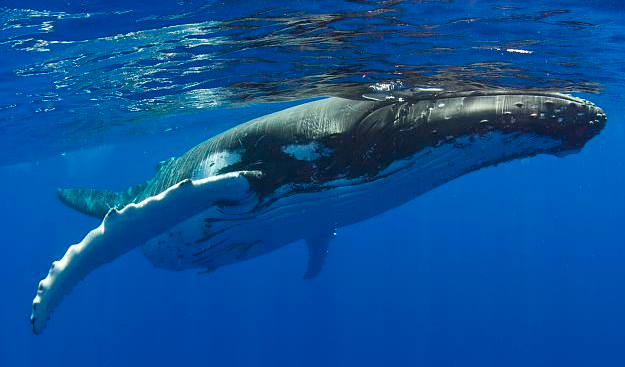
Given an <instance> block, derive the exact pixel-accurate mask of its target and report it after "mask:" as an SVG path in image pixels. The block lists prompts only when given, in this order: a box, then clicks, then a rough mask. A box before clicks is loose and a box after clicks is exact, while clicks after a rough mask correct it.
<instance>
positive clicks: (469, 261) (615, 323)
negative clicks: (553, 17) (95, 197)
mask: <svg viewBox="0 0 625 367" xmlns="http://www.w3.org/2000/svg"><path fill="white" fill-rule="evenodd" d="M595 101H596V102H597V103H598V104H600V105H602V106H603V107H604V108H605V110H606V112H607V114H608V116H610V121H609V124H608V126H607V127H606V129H605V131H604V132H603V133H602V134H601V135H600V136H599V137H597V138H596V139H594V140H592V141H591V142H590V143H589V144H588V146H587V147H586V148H585V149H584V150H583V151H582V152H581V153H579V154H576V155H571V156H567V157H565V158H556V157H551V156H539V157H535V158H531V159H527V160H523V161H516V162H512V163H508V164H503V165H500V166H499V167H496V168H488V169H483V170H481V171H479V172H476V173H472V174H470V175H467V176H464V177H461V178H460V179H457V180H455V181H453V182H451V183H449V184H446V185H444V186H442V187H440V188H438V189H436V190H434V191H432V192H430V193H428V194H426V195H424V196H422V197H420V198H418V199H416V200H414V201H413V202H411V203H408V204H406V205H405V206H403V207H401V208H398V209H396V210H393V211H391V212H388V213H386V214H384V215H381V216H379V217H377V218H373V219H371V220H368V221H366V222H363V223H361V224H357V225H354V226H351V227H348V228H343V229H340V230H339V233H338V237H337V238H336V240H335V241H334V243H333V245H332V248H331V253H330V256H329V259H328V262H327V264H326V267H325V269H324V271H323V273H322V274H321V275H320V276H319V278H317V279H314V280H312V281H304V280H302V279H301V276H302V274H303V272H304V270H305V265H306V252H305V246H304V244H303V243H295V244H293V245H291V246H288V247H286V248H284V249H282V250H279V251H277V252H275V253H272V254H270V255H267V256H264V257H261V258H258V259H255V260H254V261H249V262H246V263H241V264H238V265H235V266H231V267H227V268H223V269H220V270H218V271H217V272H215V273H213V274H210V275H196V274H195V273H194V272H193V271H190V272H183V273H171V272H168V271H164V270H160V269H156V268H154V267H152V266H151V265H150V264H149V263H148V262H147V261H146V260H145V259H143V258H142V255H141V254H140V252H139V251H135V252H133V253H130V254H128V255H126V256H124V257H123V258H121V259H119V260H118V261H115V262H113V263H111V264H109V265H107V266H105V267H104V268H102V269H99V270H98V271H96V272H94V273H93V274H92V275H90V276H89V277H88V278H87V279H86V280H85V281H83V282H82V283H81V284H79V286H78V287H77V288H76V289H75V291H74V292H73V293H72V294H71V295H70V296H68V297H67V298H66V299H65V301H64V302H63V304H62V305H61V307H59V309H58V311H57V312H56V313H55V314H54V315H53V318H52V320H51V321H50V324H49V327H48V329H46V330H45V332H44V333H43V334H42V335H40V336H34V335H32V334H31V332H30V325H29V324H28V316H29V312H30V302H31V299H32V298H33V296H34V294H35V289H36V284H37V282H38V280H39V279H40V278H42V277H43V276H44V275H45V272H46V271H47V268H48V266H49V263H50V261H51V260H52V259H56V258H59V257H60V256H62V254H63V253H64V251H65V249H66V246H67V245H68V244H70V243H72V242H73V241H78V240H80V238H82V236H83V235H84V233H86V232H87V231H88V230H89V229H91V228H93V227H94V226H96V225H97V221H96V220H93V219H90V218H87V217H85V216H83V215H81V214H79V213H76V212H73V211H71V210H69V209H67V208H64V207H63V206H62V205H61V204H60V203H59V202H57V201H56V199H55V197H54V195H53V189H54V187H56V186H67V185H79V186H80V185H93V184H97V185H98V186H100V187H110V188H113V189H116V188H123V187H125V186H127V185H130V184H132V183H135V182H138V181H140V180H142V179H144V178H145V177H148V176H149V175H151V174H152V170H153V166H154V164H153V163H154V161H156V160H158V159H160V158H162V157H166V156H168V155H170V154H174V153H179V151H180V149H182V150H184V147H186V146H189V145H192V144H193V139H200V140H201V137H199V136H193V137H190V136H187V135H184V134H180V135H177V136H172V137H171V138H169V139H162V140H151V139H147V140H141V141H138V142H137V143H136V144H122V145H117V146H107V147H102V148H96V149H93V150H88V151H84V152H80V153H69V154H67V155H66V156H64V157H56V158H53V159H48V160H42V161H40V162H39V163H38V164H36V163H25V164H19V165H15V166H10V167H3V168H0V175H1V176H2V178H3V179H2V182H1V184H0V192H3V193H4V194H3V199H2V201H1V205H2V206H1V207H0V209H1V210H2V213H3V214H2V220H3V231H2V232H1V233H0V243H2V244H3V246H4V252H3V262H2V263H3V266H2V267H0V278H1V279H4V280H5V288H4V290H3V296H2V302H1V303H0V325H2V328H1V329H0V348H1V349H0V365H2V366H35V365H41V364H45V365H48V366H56V365H59V366H60V365H64V366H83V365H90V366H126V365H128V366H130V365H137V364H141V365H154V366H166V365H236V366H251V365H267V366H293V365H298V366H319V365H333V366H340V365H365V366H374V365H428V366H455V365H457V366H501V365H507V366H529V365H532V366H556V365H557V366H562V365H575V366H622V365H624V364H625V355H624V353H623V345H624V343H625V313H623V309H625V292H624V291H625V270H624V268H623V264H624V263H625V246H624V244H625V243H624V235H623V214H624V213H625V197H624V195H623V193H622V190H623V187H625V174H624V170H623V168H624V167H623V164H624V162H625V152H624V151H623V149H622V142H623V141H624V138H625V129H624V128H623V127H624V125H623V121H622V119H621V117H620V116H622V115H623V113H625V111H624V110H623V109H622V108H621V106H619V105H618V104H617V103H616V102H615V101H610V100H602V99H601V98H600V97H597V98H595ZM262 108H265V107H258V108H257V109H258V112H259V113H261V112H262V111H261V109H262ZM272 108H279V106H276V105H273V106H272ZM234 112H236V111H233V113H234ZM363 205H366V203H363Z"/></svg>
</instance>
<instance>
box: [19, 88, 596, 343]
mask: <svg viewBox="0 0 625 367" xmlns="http://www.w3.org/2000/svg"><path fill="white" fill-rule="evenodd" d="M605 123H606V115H605V113H604V112H603V111H602V110H601V109H600V108H599V107H597V106H595V105H594V104H593V103H591V102H589V101H586V100H583V99H580V98H577V97H573V96H570V95H566V94H560V93H553V92H537V91H523V90H477V91H467V92H456V93H451V92H447V93H445V92H441V93H438V94H435V95H431V96H429V97H427V98H424V97H423V96H419V95H415V96H413V97H411V96H409V95H405V96H401V97H392V96H391V97H388V96H387V97H386V98H370V99H361V100H355V99H344V98H338V97H331V98H326V99H322V100H317V101H314V102H309V103H305V104H301V105H298V106H295V107H292V108H288V109H285V110H282V111H279V112H276V113H273V114H270V115H267V116H263V117H260V118H257V119H254V120H252V121H249V122H247V123H244V124H242V125H239V126H236V127H234V128H232V129H230V130H227V131H225V132H223V133H221V134H219V135H217V136H214V137H212V138H210V139H208V140H206V141H204V142H203V143H201V144H199V145H197V146H195V147H193V148H192V149H190V150H189V151H188V152H187V153H185V154H184V155H182V156H180V157H177V158H171V159H168V160H165V161H163V162H161V163H160V164H159V165H158V167H157V172H156V175H155V176H154V177H153V178H152V179H150V180H148V181H147V182H145V183H142V184H139V185H137V186H134V187H131V188H129V189H128V190H127V191H124V192H113V191H100V190H94V189H83V188H75V189H59V190H58V196H59V198H60V200H61V201H62V202H63V203H65V204H67V205H68V206H70V207H72V208H74V209H77V210H79V211H81V212H83V213H85V214H88V215H91V216H94V217H97V218H100V219H101V220H102V222H101V224H100V225H99V226H98V227H97V228H95V229H93V230H92V231H90V232H89V233H88V234H87V235H86V236H85V237H84V239H83V240H82V241H80V242H79V243H77V244H75V245H72V246H70V247H69V249H68V250H67V252H66V253H65V255H64V256H63V257H62V259H60V260H59V261H55V262H53V263H52V266H51V267H50V269H49V271H48V274H47V276H46V277H45V279H43V280H42V281H41V282H40V283H39V287H38V290H37V294H36V297H35V299H34V301H33V303H32V315H31V319H30V320H31V324H32V328H33V331H34V332H35V333H40V332H41V331H42V330H43V329H44V328H45V326H46V323H47V321H48V319H49V317H50V314H51V313H52V312H53V310H54V309H55V307H56V306H58V304H59V303H60V302H61V300H62V298H63V297H64V296H65V295H66V294H68V293H69V292H70V291H71V290H72V288H73V287H74V286H75V285H76V284H77V283H78V282H79V281H80V280H81V279H82V278H84V277H85V276H86V275H88V274H89V273H90V272H92V271H93V270H95V269H96V268H98V267H99V266H102V265H104V264H106V263H108V262H111V261H113V260H115V259H116V258H117V257H119V256H122V255H123V254H125V253H127V252H128V251H131V250H133V249H135V248H137V247H141V249H142V251H143V253H144V254H145V256H146V257H147V258H148V259H149V261H151V262H152V263H153V264H154V265H155V266H157V267H160V268H165V269H169V270H174V271H178V270H184V269H201V271H202V272H212V271H214V270H215V269H217V268H219V267H222V266H225V265H228V264H233V263H237V262H240V261H245V260H249V259H252V258H255V257H257V256H260V255H263V254H266V253H268V252H271V251H273V250H275V249H278V248H280V247H282V246H285V245H288V244H290V243H293V242H295V241H298V240H302V239H303V240H305V242H306V244H307V246H308V248H309V259H308V268H307V270H306V272H305V274H304V278H306V279H310V278H313V277H315V276H316V275H317V274H319V272H320V271H321V269H322V266H323V264H324V261H325V258H326V254H327V252H328V246H329V243H330V242H331V240H332V238H333V237H334V231H335V229H336V228H338V227H342V226H346V225H350V224H353V223H356V222H359V221H362V220H364V219H367V218H370V217H373V216H376V215H378V214H380V213H382V212H385V211H387V210H389V209H392V208H394V207H396V206H398V205H401V204H402V203H405V202H407V201H410V200H412V199H414V198H415V197H417V196H419V195H421V194H423V193H425V192H427V191H429V190H431V189H433V188H435V187H437V186H440V185H442V184H444V183H445V182H448V181H450V180H453V179H454V178H457V177H459V176H461V175H464V174H466V173H469V172H472V171H475V170H478V169H480V168H482V167H488V166H492V165H496V164H499V163H502V162H506V161H510V160H512V159H517V158H524V157H531V156H535V155H537V154H554V155H557V156H563V155H566V154H569V153H572V152H576V151H579V150H580V149H581V148H582V147H583V146H584V144H585V143H586V142H587V141H588V140H589V139H591V138H592V137H594V136H595V135H597V134H598V133H599V132H600V131H601V129H602V128H603V127H604V126H605Z"/></svg>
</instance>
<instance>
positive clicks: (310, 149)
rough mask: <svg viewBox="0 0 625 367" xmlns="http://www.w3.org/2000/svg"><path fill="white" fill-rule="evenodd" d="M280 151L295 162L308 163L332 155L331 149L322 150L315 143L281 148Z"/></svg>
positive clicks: (322, 148)
mask: <svg viewBox="0 0 625 367" xmlns="http://www.w3.org/2000/svg"><path fill="white" fill-rule="evenodd" d="M282 151H283V152H284V153H286V154H288V155H290V156H292V157H293V158H295V159H297V160H300V161H308V162H311V161H314V160H316V159H319V158H321V157H322V156H324V157H325V156H328V155H330V154H332V150H331V149H329V148H324V147H322V146H320V145H319V143H317V142H312V143H308V144H291V145H287V146H284V147H282Z"/></svg>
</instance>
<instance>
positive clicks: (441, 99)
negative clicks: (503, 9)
mask: <svg viewBox="0 0 625 367" xmlns="http://www.w3.org/2000/svg"><path fill="white" fill-rule="evenodd" d="M605 124H606V115H605V113H604V112H603V110H602V109H601V108H599V107H597V106H595V105H594V104H593V103H591V102H589V101H586V100H584V99H581V98H577V97H573V96H570V95H567V94H561V93H552V92H536V91H525V90H477V91H468V92H456V93H441V94H438V95H436V96H435V97H433V98H427V99H414V100H410V99H409V98H406V99H404V100H402V101H401V102H400V103H389V104H387V105H385V106H383V107H381V108H378V109H377V110H375V111H374V112H373V113H371V114H369V115H368V116H366V117H365V118H364V119H363V120H362V121H360V122H359V123H358V126H357V128H356V133H355V134H354V136H356V137H357V138H356V139H355V140H357V141H356V142H355V143H354V144H352V145H350V149H351V150H352V151H355V152H356V153H355V154H357V155H358V156H359V157H362V156H365V155H366V159H361V160H360V162H361V163H360V164H358V165H354V164H353V162H352V161H350V169H351V170H352V173H353V176H358V175H363V174H364V175H369V176H376V177H377V176H379V174H380V173H384V172H388V170H387V168H388V167H391V168H392V167H393V166H397V165H398V164H399V165H405V164H404V163H403V162H405V161H407V160H411V159H413V160H414V158H415V157H416V158H417V159H419V162H418V163H416V164H417V165H427V166H428V167H429V166H431V164H432V163H429V162H430V161H432V162H436V164H437V165H439V164H442V163H441V162H445V164H448V165H450V166H456V169H451V168H450V169H444V170H443V169H441V170H440V172H443V175H445V176H446V177H449V179H451V177H457V176H458V175H461V174H464V173H467V172H469V171H473V170H476V169H479V168H481V167H486V166H490V165H494V164H498V163H501V162H506V161H509V160H512V159H517V158H526V157H531V156H535V155H537V154H553V155H557V156H564V155H567V154H570V153H574V152H577V151H579V150H580V149H581V148H582V147H583V146H584V145H585V144H586V142H588V141H589V140H590V139H592V138H593V137H594V136H596V135H597V134H598V133H599V132H600V131H601V130H602V129H603V127H604V126H605ZM354 146H356V148H355V149H354ZM439 155H441V156H440V159H439V158H434V157H439ZM443 155H444V156H443ZM411 164H412V163H411Z"/></svg>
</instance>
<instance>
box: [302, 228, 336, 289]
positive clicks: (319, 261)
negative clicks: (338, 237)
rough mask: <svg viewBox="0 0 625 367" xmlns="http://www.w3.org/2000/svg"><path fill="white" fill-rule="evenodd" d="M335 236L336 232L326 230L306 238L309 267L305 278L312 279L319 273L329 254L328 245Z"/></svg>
mask: <svg viewBox="0 0 625 367" xmlns="http://www.w3.org/2000/svg"><path fill="white" fill-rule="evenodd" d="M332 238H334V232H324V233H322V234H319V235H317V236H313V237H309V238H306V245H308V269H306V273H305V274H304V279H306V280H308V279H312V278H314V277H316V276H317V275H319V273H320V272H321V269H322V268H323V264H324V263H325V261H326V256H327V255H328V245H329V244H330V240H332Z"/></svg>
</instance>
